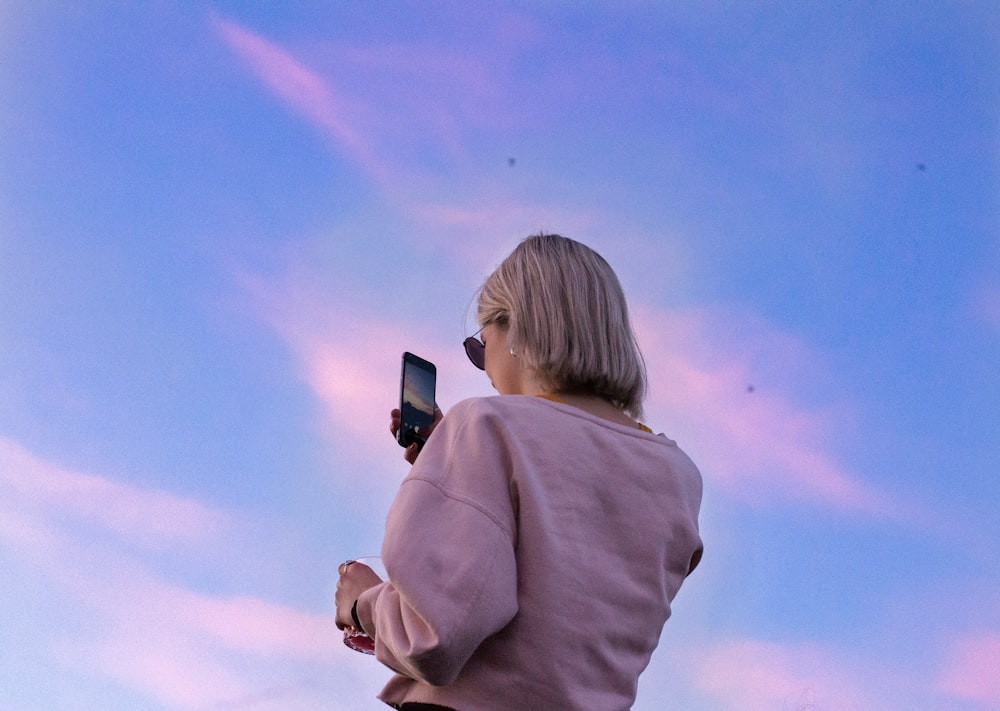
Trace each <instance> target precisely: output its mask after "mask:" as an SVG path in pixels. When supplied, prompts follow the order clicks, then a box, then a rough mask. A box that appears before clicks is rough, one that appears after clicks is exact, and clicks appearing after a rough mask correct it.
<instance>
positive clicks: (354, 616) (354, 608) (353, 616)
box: [351, 600, 364, 632]
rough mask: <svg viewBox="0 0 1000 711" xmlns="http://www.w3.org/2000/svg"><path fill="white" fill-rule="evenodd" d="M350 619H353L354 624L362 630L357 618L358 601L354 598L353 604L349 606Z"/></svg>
mask: <svg viewBox="0 0 1000 711" xmlns="http://www.w3.org/2000/svg"><path fill="white" fill-rule="evenodd" d="M351 619H352V620H354V626H355V627H356V628H358V629H359V630H361V631H362V632H364V630H363V629H361V620H359V619H358V601H357V600H355V601H354V604H353V605H352V606H351Z"/></svg>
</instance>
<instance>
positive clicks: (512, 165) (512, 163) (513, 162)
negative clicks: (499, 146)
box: [507, 158, 517, 168]
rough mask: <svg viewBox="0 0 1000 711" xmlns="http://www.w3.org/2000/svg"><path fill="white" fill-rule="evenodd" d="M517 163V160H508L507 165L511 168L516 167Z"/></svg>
mask: <svg viewBox="0 0 1000 711" xmlns="http://www.w3.org/2000/svg"><path fill="white" fill-rule="evenodd" d="M515 163H517V158H508V159H507V165H509V166H510V167H511V168H513V167H514V164H515Z"/></svg>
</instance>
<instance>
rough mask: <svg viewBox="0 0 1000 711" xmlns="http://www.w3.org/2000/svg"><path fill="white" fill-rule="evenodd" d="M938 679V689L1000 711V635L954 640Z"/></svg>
mask: <svg viewBox="0 0 1000 711" xmlns="http://www.w3.org/2000/svg"><path fill="white" fill-rule="evenodd" d="M947 653H948V658H947V661H946V664H945V667H944V669H943V671H942V673H941V676H940V678H939V679H938V688H939V689H940V690H941V691H943V692H945V693H948V694H951V695H952V696H955V697H958V698H960V699H965V700H968V701H973V702H977V703H981V704H984V705H985V706H986V707H987V708H991V709H1000V674H998V673H997V670H998V669H1000V633H996V632H993V633H983V634H976V635H969V636H966V637H962V638H959V639H957V640H954V641H953V642H952V643H951V644H950V645H949V647H948V652H947Z"/></svg>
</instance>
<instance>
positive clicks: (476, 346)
mask: <svg viewBox="0 0 1000 711" xmlns="http://www.w3.org/2000/svg"><path fill="white" fill-rule="evenodd" d="M482 332H483V329H479V330H478V331H476V333H475V334H474V335H472V336H469V337H468V338H466V339H465V340H464V341H462V345H463V346H465V355H467V356H469V360H471V361H472V364H473V365H474V366H476V367H477V368H479V369H480V370H486V345H485V344H484V343H483V342H482V341H480V340H479V339H478V338H476V336H478V335H479V334H480V333H482Z"/></svg>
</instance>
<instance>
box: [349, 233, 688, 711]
mask: <svg viewBox="0 0 1000 711" xmlns="http://www.w3.org/2000/svg"><path fill="white" fill-rule="evenodd" d="M476 316H477V320H478V322H479V325H480V326H481V329H480V334H481V338H482V340H481V341H478V340H476V339H475V338H470V339H466V351H467V353H468V354H469V357H470V359H471V360H472V361H473V363H475V364H476V365H477V366H478V367H480V368H484V369H485V371H486V373H487V374H488V375H489V377H490V380H491V382H492V383H493V386H494V387H495V388H496V390H497V391H498V392H499V394H500V396H499V397H487V398H472V399H469V400H465V401H463V402H461V403H459V404H457V405H455V406H454V407H453V408H452V409H451V411H450V412H449V413H448V415H447V416H446V417H444V418H443V419H442V420H440V422H439V423H438V425H437V427H436V429H435V430H434V432H433V434H432V436H431V437H430V438H429V439H428V441H427V443H426V445H425V446H424V448H423V450H422V451H421V452H420V454H419V459H418V458H417V456H416V454H417V452H416V450H415V449H411V450H408V451H407V457H408V459H409V461H411V462H413V463H414V465H413V468H412V469H411V470H410V473H409V475H408V476H407V477H406V479H405V480H404V482H403V484H402V485H401V487H400V490H399V493H398V494H397V496H396V499H395V501H394V502H393V504H392V507H391V509H390V511H389V515H388V518H387V522H386V532H385V539H384V543H383V546H382V559H383V564H384V565H385V568H386V570H387V571H388V573H389V578H390V580H389V581H386V582H382V581H381V580H380V579H379V578H378V577H377V576H376V575H375V574H374V573H372V572H371V570H370V569H369V568H367V567H366V566H364V565H362V564H360V563H350V562H348V563H345V564H344V565H343V566H341V578H340V581H339V583H338V586H337V623H338V625H339V626H341V627H343V626H348V625H357V626H360V627H361V628H362V629H364V631H365V632H367V633H368V634H369V635H370V636H371V637H373V638H374V640H375V654H376V657H377V658H378V659H379V661H381V662H382V663H384V664H385V665H387V666H389V667H390V668H392V669H393V670H394V671H396V675H395V676H394V677H393V678H392V679H391V680H390V681H389V683H388V685H387V686H386V687H385V688H384V689H383V690H382V692H381V694H380V695H379V698H380V699H382V700H383V701H385V702H386V703H387V704H389V705H390V706H393V707H396V708H402V709H428V708H441V707H444V708H452V709H460V710H461V711H478V710H485V709H584V710H586V711H595V710H605V709H628V708H630V707H631V705H632V703H633V701H634V700H635V693H636V684H637V681H638V678H639V674H640V673H641V672H642V670H643V669H644V668H645V667H646V665H647V664H648V662H649V658H650V655H651V654H652V652H653V650H654V649H655V647H656V645H657V642H658V641H659V637H660V631H661V629H662V626H663V624H664V622H665V621H666V619H667V617H668V616H669V615H670V602H671V600H673V598H674V596H675V595H676V593H677V590H678V589H679V588H680V585H681V583H682V581H683V580H684V578H685V577H686V576H687V575H688V574H689V573H690V572H691V571H692V570H693V569H694V567H695V566H696V565H697V564H698V561H699V560H700V558H701V551H702V543H701V539H700V537H699V534H698V522H697V517H698V509H699V506H700V503H701V476H700V474H699V473H698V470H697V468H696V467H695V466H694V464H693V463H692V462H691V460H690V459H688V457H687V456H686V455H685V454H684V453H683V452H682V451H681V450H680V449H679V448H678V447H677V446H676V444H675V443H674V442H673V441H671V440H669V439H667V438H666V437H665V436H663V435H653V434H652V433H651V432H650V431H649V429H648V428H646V427H644V426H643V425H641V424H640V423H639V422H638V419H639V418H641V417H642V400H643V396H644V394H645V387H646V374H645V366H644V364H643V361H642V357H641V355H640V353H639V350H638V347H637V345H636V342H635V338H634V335H633V332H632V328H631V325H630V323H629V319H628V308H627V305H626V302H625V297H624V294H623V292H622V289H621V286H620V284H619V282H618V279H617V277H616V276H615V274H614V272H613V271H612V269H611V267H610V266H609V265H608V264H607V262H605V261H604V259H603V258H602V257H601V256H600V255H598V254H597V253H596V252H594V251H593V250H591V249H590V248H588V247H586V246H584V245H582V244H580V243H579V242H575V241H573V240H570V239H567V238H565V237H560V236H558V235H538V236H534V237H529V238H528V239H526V240H524V241H523V242H522V243H521V244H520V245H518V247H517V248H516V249H515V250H514V251H513V252H512V253H511V254H510V256H508V257H507V259H505V260H504V262H503V263H502V264H501V265H500V266H499V267H498V268H497V270H496V271H495V272H494V273H493V274H492V275H491V276H490V277H489V278H488V279H487V280H486V283H485V284H484V285H483V287H482V290H481V292H480V294H479V301H478V308H477V314H476ZM396 428H398V412H394V413H393V418H392V424H391V429H392V430H393V431H395V429H396ZM428 705H429V706H428Z"/></svg>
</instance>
